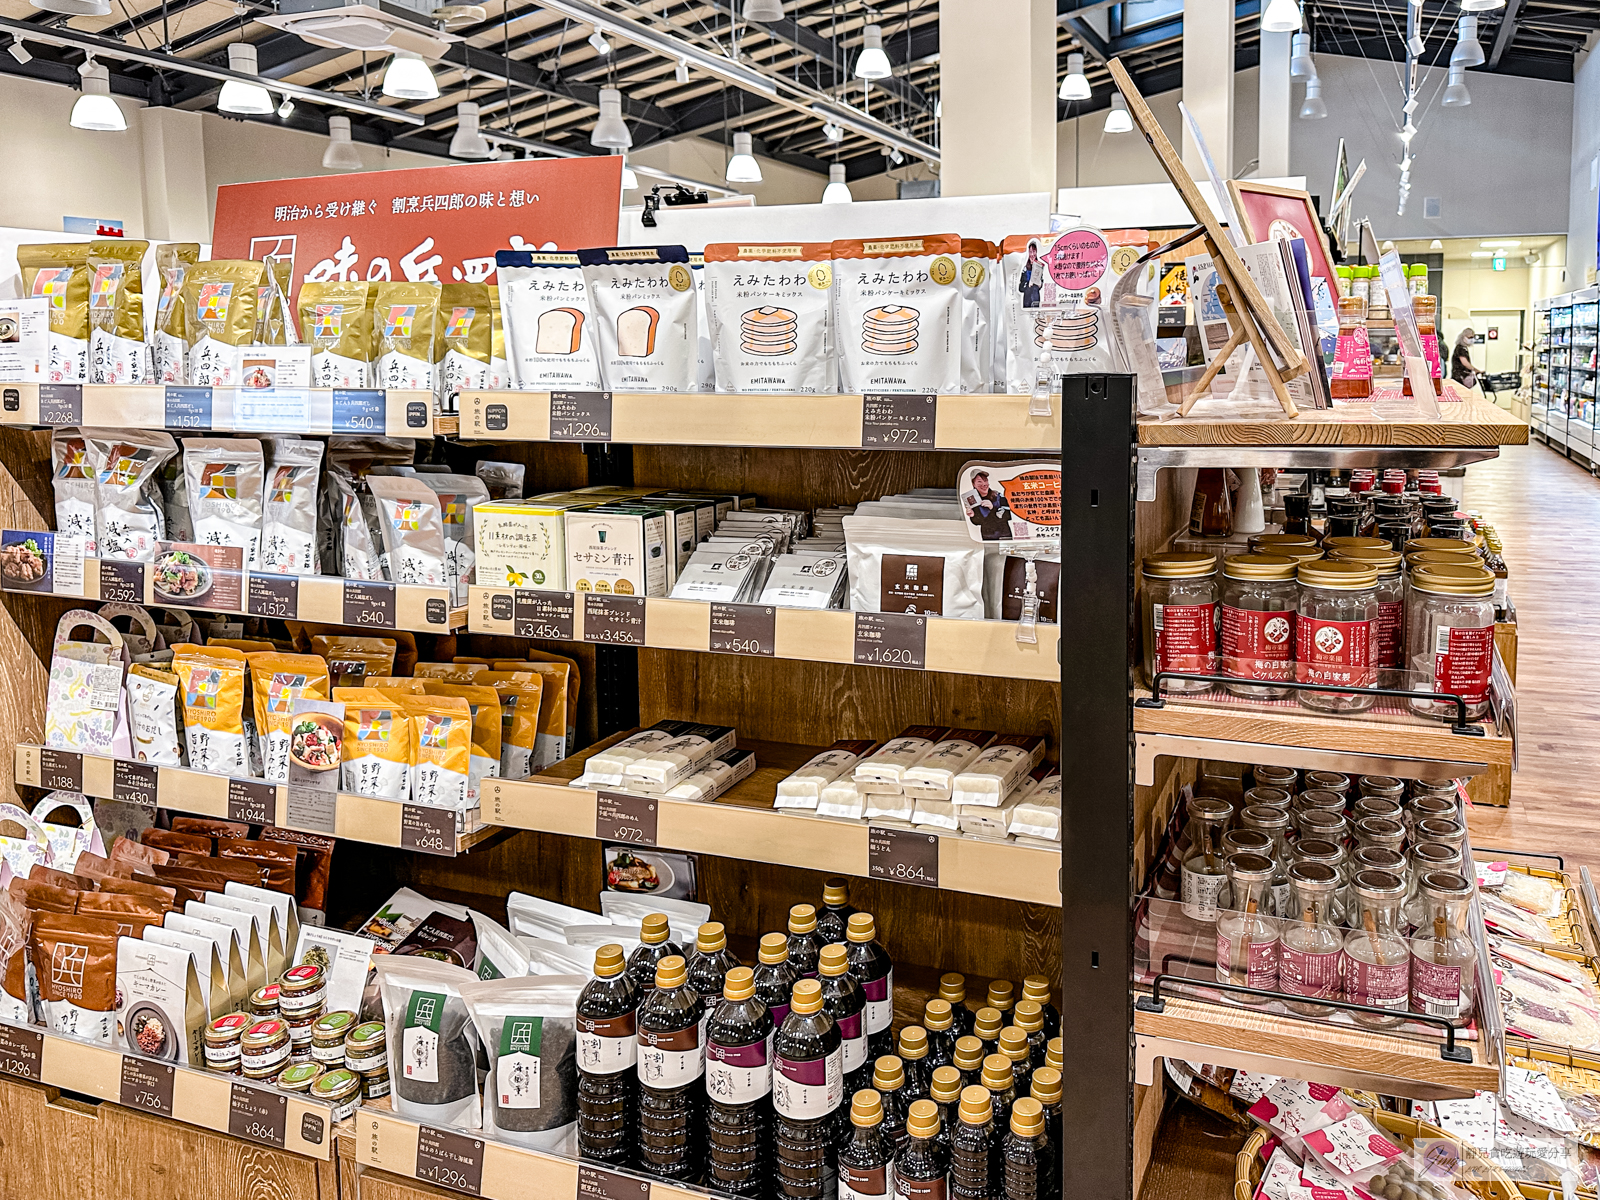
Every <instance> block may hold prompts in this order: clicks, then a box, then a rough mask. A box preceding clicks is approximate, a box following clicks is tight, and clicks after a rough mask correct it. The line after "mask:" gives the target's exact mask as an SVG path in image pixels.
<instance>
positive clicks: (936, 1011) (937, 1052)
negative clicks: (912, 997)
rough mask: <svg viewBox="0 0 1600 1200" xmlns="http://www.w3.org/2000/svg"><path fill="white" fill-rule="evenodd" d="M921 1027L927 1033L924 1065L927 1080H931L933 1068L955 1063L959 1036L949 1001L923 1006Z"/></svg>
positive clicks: (940, 1000)
mask: <svg viewBox="0 0 1600 1200" xmlns="http://www.w3.org/2000/svg"><path fill="white" fill-rule="evenodd" d="M922 1027H923V1028H924V1029H926V1030H927V1031H928V1059H927V1063H926V1064H925V1065H926V1066H927V1069H928V1078H929V1079H932V1078H933V1071H934V1068H935V1067H948V1066H950V1065H952V1064H953V1063H954V1062H955V1061H956V1039H957V1038H958V1037H960V1036H961V1034H959V1033H957V1032H956V1027H955V1015H954V1013H953V1012H952V1011H951V1009H950V1001H948V1000H944V999H939V998H936V999H933V1000H929V1001H928V1002H927V1003H926V1004H925V1005H923V1006H922Z"/></svg>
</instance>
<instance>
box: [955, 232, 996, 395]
mask: <svg viewBox="0 0 1600 1200" xmlns="http://www.w3.org/2000/svg"><path fill="white" fill-rule="evenodd" d="M999 257H1000V250H999V248H998V247H997V246H996V245H995V244H994V243H993V242H987V241H984V240H983V239H982V238H962V239H961V390H962V391H963V392H987V391H990V390H991V387H992V384H993V383H994V379H993V369H994V344H993V343H994V332H995V330H994V326H995V321H994V311H993V309H994V268H995V264H996V261H997V260H998V259H999Z"/></svg>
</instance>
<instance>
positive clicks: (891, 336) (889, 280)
mask: <svg viewBox="0 0 1600 1200" xmlns="http://www.w3.org/2000/svg"><path fill="white" fill-rule="evenodd" d="M833 259H834V263H833V270H834V277H835V303H836V304H837V318H838V334H837V341H838V345H839V366H840V389H841V390H842V391H844V392H912V393H925V392H959V391H960V390H961V337H960V334H961V284H960V280H961V267H960V260H961V239H960V238H959V237H957V236H956V235H955V234H953V233H946V234H936V235H933V236H930V237H910V238H893V239H887V240H876V241H836V242H834V243H833Z"/></svg>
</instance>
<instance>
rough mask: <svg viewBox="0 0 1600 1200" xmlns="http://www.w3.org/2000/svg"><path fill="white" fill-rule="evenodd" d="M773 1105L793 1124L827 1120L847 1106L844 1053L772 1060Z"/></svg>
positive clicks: (780, 1057) (836, 1051) (779, 1056)
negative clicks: (820, 1056)
mask: <svg viewBox="0 0 1600 1200" xmlns="http://www.w3.org/2000/svg"><path fill="white" fill-rule="evenodd" d="M773 1068H774V1069H773V1072H772V1104H773V1107H774V1108H776V1109H777V1110H778V1114H779V1115H780V1116H784V1117H788V1118H789V1119H790V1120H791V1121H810V1120H813V1119H815V1118H817V1117H825V1116H827V1115H828V1114H829V1113H831V1112H833V1111H834V1110H835V1109H837V1108H838V1107H839V1105H841V1104H843V1103H844V1052H843V1050H842V1049H840V1050H834V1051H832V1052H831V1053H829V1054H828V1055H827V1056H826V1057H824V1058H804V1059H798V1060H791V1059H787V1058H784V1057H783V1056H782V1055H781V1054H780V1055H778V1056H777V1057H776V1058H775V1059H774V1061H773Z"/></svg>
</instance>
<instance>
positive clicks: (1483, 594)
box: [1406, 563, 1494, 721]
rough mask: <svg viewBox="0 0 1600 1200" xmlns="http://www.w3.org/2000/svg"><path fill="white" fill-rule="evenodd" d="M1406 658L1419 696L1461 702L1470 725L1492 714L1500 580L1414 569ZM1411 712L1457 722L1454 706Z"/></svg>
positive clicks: (1468, 571)
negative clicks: (1439, 695)
mask: <svg viewBox="0 0 1600 1200" xmlns="http://www.w3.org/2000/svg"><path fill="white" fill-rule="evenodd" d="M1406 654H1407V658H1408V661H1409V663H1410V667H1411V671H1412V676H1411V689H1412V690H1413V691H1418V692H1444V693H1448V694H1449V695H1452V696H1460V697H1461V699H1462V701H1463V702H1465V704H1466V706H1467V719H1468V720H1472V721H1476V720H1477V719H1479V718H1480V717H1482V716H1483V715H1484V714H1485V713H1487V712H1488V711H1489V674H1490V669H1491V667H1492V666H1493V663H1494V575H1493V574H1492V573H1491V572H1489V571H1486V570H1484V569H1483V568H1482V567H1468V566H1458V565H1455V564H1451V563H1443V564H1440V563H1428V564H1425V565H1419V566H1417V567H1416V568H1414V569H1413V570H1412V572H1411V599H1410V607H1409V610H1408V612H1407V614H1406ZM1411 709H1412V711H1413V712H1417V713H1421V714H1422V715H1423V716H1428V717H1438V718H1439V719H1441V720H1447V721H1453V720H1455V719H1456V712H1457V710H1456V706H1455V705H1454V704H1453V703H1451V702H1449V701H1442V700H1413V701H1411Z"/></svg>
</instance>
